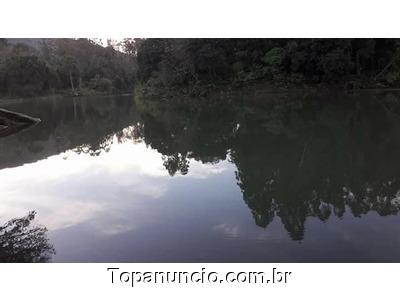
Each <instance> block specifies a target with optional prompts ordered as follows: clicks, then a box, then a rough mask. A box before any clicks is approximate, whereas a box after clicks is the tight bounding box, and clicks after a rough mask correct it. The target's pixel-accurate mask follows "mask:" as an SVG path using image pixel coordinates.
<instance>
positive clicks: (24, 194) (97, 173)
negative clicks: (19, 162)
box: [0, 142, 228, 234]
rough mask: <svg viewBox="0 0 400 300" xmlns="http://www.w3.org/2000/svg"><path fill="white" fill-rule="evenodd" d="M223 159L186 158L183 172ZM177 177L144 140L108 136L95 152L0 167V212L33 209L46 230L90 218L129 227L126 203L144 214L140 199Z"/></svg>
mask: <svg viewBox="0 0 400 300" xmlns="http://www.w3.org/2000/svg"><path fill="white" fill-rule="evenodd" d="M65 158H66V159H65ZM227 165H228V163H227V162H221V163H219V164H215V165H210V164H207V165H203V164H202V163H200V162H196V161H194V160H191V161H190V171H189V174H188V175H186V176H185V178H192V179H199V180H201V179H203V178H207V177H208V176H211V175H213V174H219V173H221V172H223V171H224V170H226V169H227ZM177 177H179V176H176V177H174V178H171V177H170V176H169V174H168V172H167V170H166V169H165V167H164V166H163V161H162V156H161V154H159V153H158V152H157V151H155V150H153V149H149V148H147V147H146V146H145V144H144V143H122V144H118V143H116V142H114V143H113V144H112V146H111V148H110V150H109V152H103V153H101V154H100V155H99V156H90V155H88V154H77V153H75V152H73V151H67V152H66V153H61V154H59V155H55V156H51V157H49V158H47V159H44V160H41V161H38V162H35V163H31V164H26V165H23V166H19V167H16V168H10V169H3V170H0V218H1V220H2V221H4V220H6V219H10V218H14V217H19V216H23V215H25V214H26V213H27V212H28V211H29V210H36V211H37V212H38V217H39V222H40V223H42V224H43V225H45V226H47V227H48V228H49V229H50V230H56V229H62V228H65V227H68V226H72V225H77V224H79V223H82V222H91V223H93V224H92V225H93V226H95V227H96V230H100V231H102V232H103V233H104V234H112V233H117V232H121V231H124V230H132V228H133V227H134V226H133V224H132V222H131V221H129V222H127V221H124V215H125V211H126V209H131V210H134V211H136V213H137V214H138V218H139V217H140V216H142V217H143V216H144V215H146V216H148V215H149V214H151V212H148V211H146V212H145V213H142V214H141V215H140V213H141V209H142V210H143V208H140V203H143V201H146V203H147V202H148V201H152V200H157V199H160V198H162V197H163V195H164V194H165V193H166V191H167V190H168V188H169V185H168V182H169V181H170V180H174V179H175V178H177ZM121 204H122V205H121ZM97 218H102V221H96V219H97ZM104 219H106V220H107V222H104ZM105 224H107V226H105Z"/></svg>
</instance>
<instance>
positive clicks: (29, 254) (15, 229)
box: [0, 211, 55, 263]
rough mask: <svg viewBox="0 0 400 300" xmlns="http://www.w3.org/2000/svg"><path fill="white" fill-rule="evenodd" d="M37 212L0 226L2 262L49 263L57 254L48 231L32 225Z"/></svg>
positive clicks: (0, 254)
mask: <svg viewBox="0 0 400 300" xmlns="http://www.w3.org/2000/svg"><path fill="white" fill-rule="evenodd" d="M35 215H36V212H34V211H32V212H30V213H29V214H28V215H27V216H25V217H22V218H15V219H12V220H10V221H8V222H6V223H5V224H4V225H0V262H7V263H15V262H29V263H32V262H47V261H49V260H50V259H51V257H52V255H54V254H55V249H54V247H53V245H51V244H50V243H49V239H48V238H47V229H46V228H45V227H43V226H35V225H32V222H33V220H34V219H35Z"/></svg>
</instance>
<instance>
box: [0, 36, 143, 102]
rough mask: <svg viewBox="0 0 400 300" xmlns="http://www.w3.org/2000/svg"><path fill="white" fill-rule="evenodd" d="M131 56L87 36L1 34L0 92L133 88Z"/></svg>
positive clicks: (23, 93) (26, 93)
mask: <svg viewBox="0 0 400 300" xmlns="http://www.w3.org/2000/svg"><path fill="white" fill-rule="evenodd" d="M135 70H136V68H135V59H133V58H132V56H130V55H128V54H125V53H122V52H120V51H117V50H116V49H114V48H113V47H112V46H111V45H109V46H107V47H103V46H101V45H99V44H96V43H95V42H94V41H93V40H90V39H0V96H3V97H26V96H38V95H48V94H54V93H57V94H63V93H65V94H69V95H74V96H76V95H82V94H91V93H121V92H129V91H132V88H133V84H134V81H135V80H134V76H135Z"/></svg>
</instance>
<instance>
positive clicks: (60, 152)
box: [0, 91, 400, 262]
mask: <svg viewBox="0 0 400 300" xmlns="http://www.w3.org/2000/svg"><path fill="white" fill-rule="evenodd" d="M223 98H224V99H222V100H221V99H218V101H215V100H213V99H211V100H209V99H202V100H196V101H188V102H182V101H179V100H161V101H158V100H155V99H134V98H133V96H115V97H91V98H73V99H72V98H71V99H69V98H48V99H27V100H21V101H17V102H13V103H8V104H4V105H2V107H4V108H7V109H12V110H15V111H19V112H22V113H27V114H30V115H32V116H35V117H40V118H41V119H42V122H41V123H40V124H38V125H36V126H34V127H31V128H29V129H26V130H24V131H22V132H19V133H17V134H15V135H12V136H9V137H6V138H2V139H0V225H1V224H3V223H5V222H7V221H8V220H11V219H13V218H20V217H23V216H25V215H27V214H28V213H29V211H36V213H37V214H36V218H35V220H34V223H35V225H37V226H39V225H42V226H46V227H47V229H48V232H47V236H48V238H49V240H48V243H49V244H50V245H53V247H54V249H55V250H56V253H55V254H51V255H49V258H50V261H53V262H102V261H106V262H201V261H206V262H211V261H213V262H225V261H227V262H242V261H243V262H256V261H257V262H258V261H264V262H269V261H274V262H292V261H301V262H303V261H304V262H305V261H324V262H333V261H352V262H355V261H396V262H400V217H399V216H398V215H397V213H398V211H399V210H400V170H399V167H400V164H399V163H400V155H399V149H400V96H399V95H396V94H393V93H385V94H382V93H380V94H377V93H361V94H354V95H347V96H344V95H339V94H338V95H335V94H334V93H329V94H325V95H324V96H321V95H315V94H308V95H304V93H293V95H292V94H285V95H282V94H268V93H265V92H263V91H257V92H254V93H250V94H240V95H234V94H232V95H225V96H224V97H223ZM241 100H244V101H241Z"/></svg>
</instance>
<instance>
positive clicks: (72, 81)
mask: <svg viewBox="0 0 400 300" xmlns="http://www.w3.org/2000/svg"><path fill="white" fill-rule="evenodd" d="M69 81H70V83H71V89H72V92H75V88H74V80H73V78H72V73H71V71H69Z"/></svg>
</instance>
